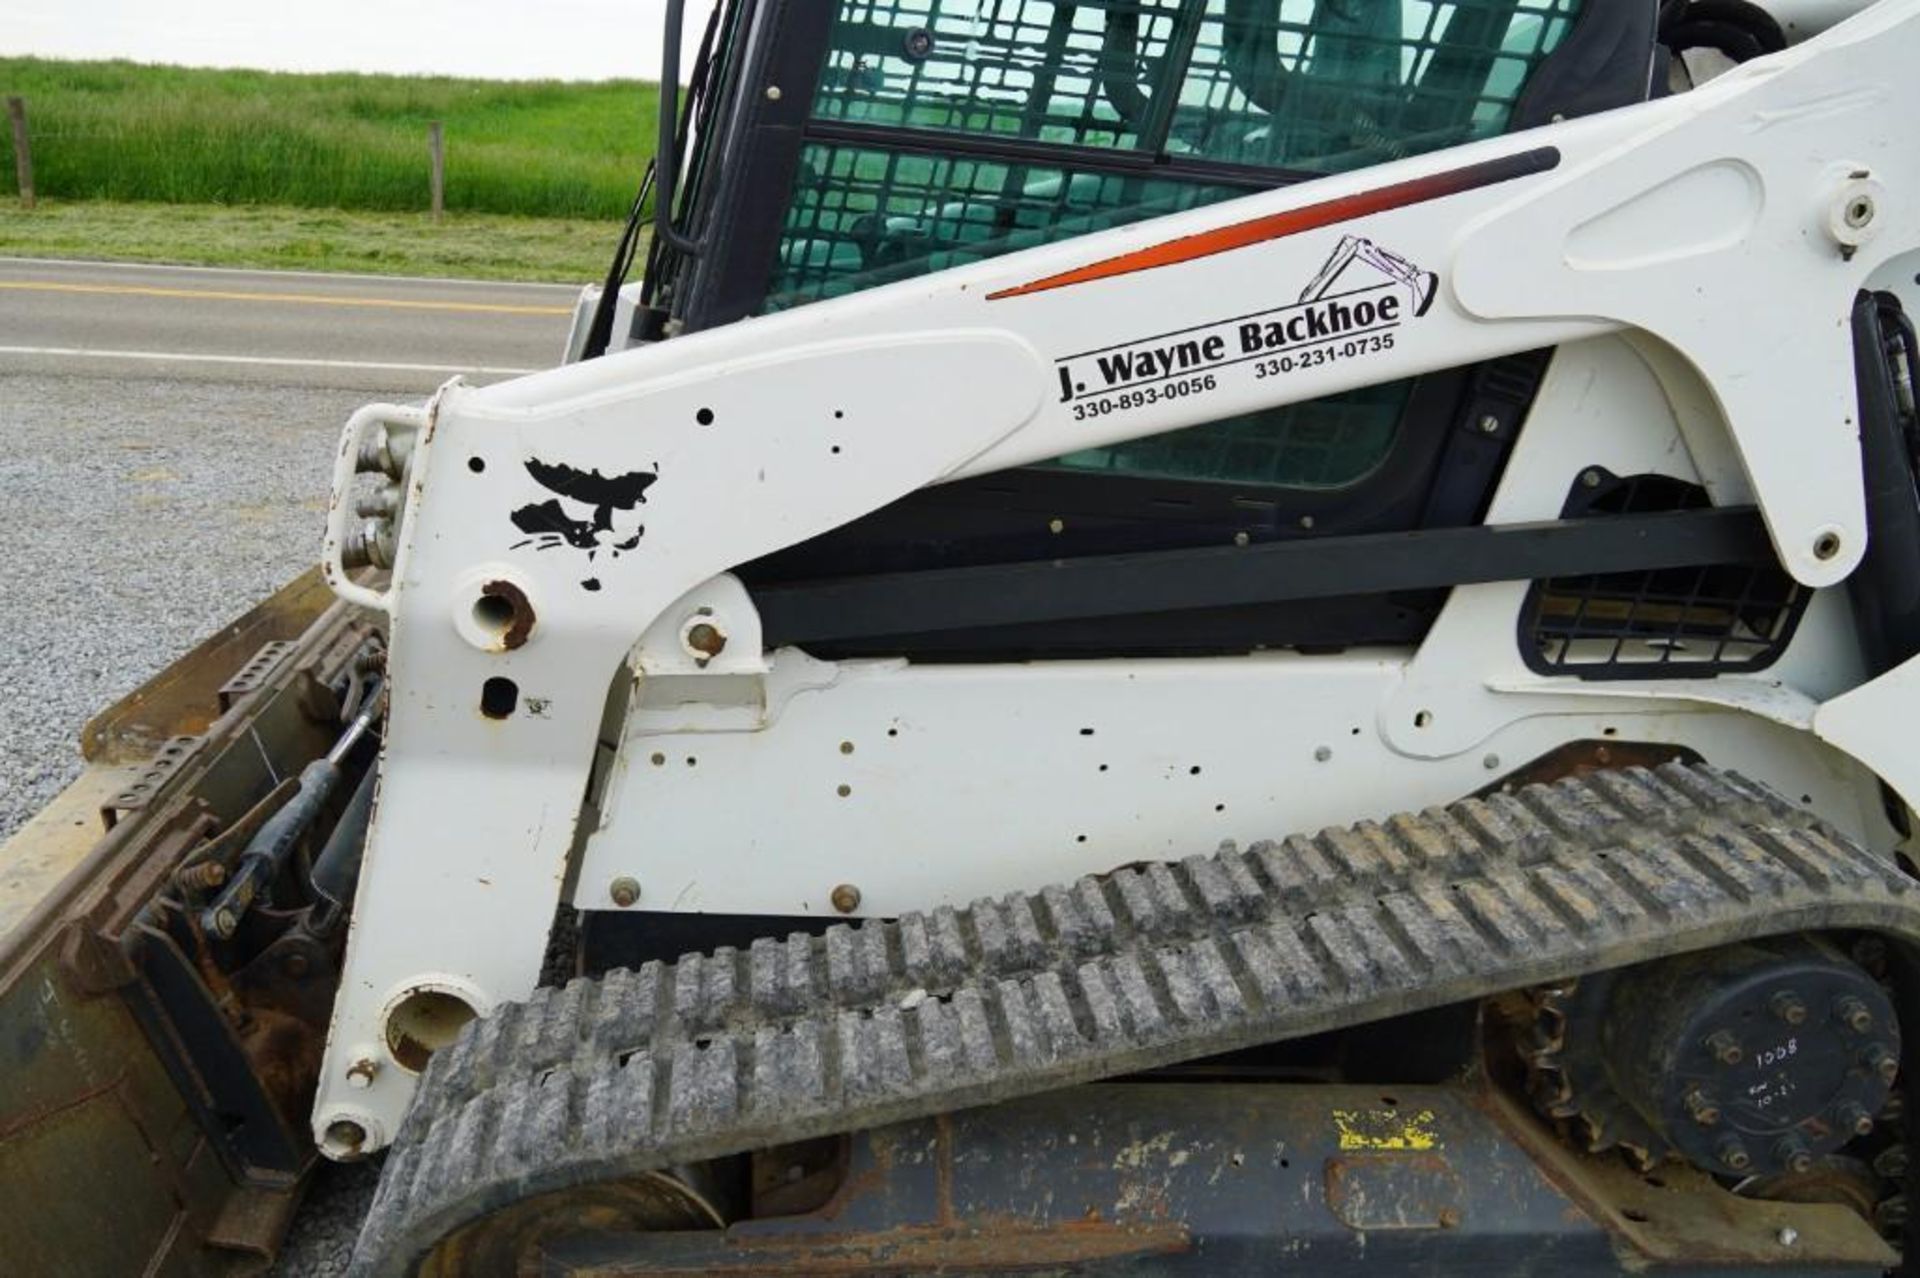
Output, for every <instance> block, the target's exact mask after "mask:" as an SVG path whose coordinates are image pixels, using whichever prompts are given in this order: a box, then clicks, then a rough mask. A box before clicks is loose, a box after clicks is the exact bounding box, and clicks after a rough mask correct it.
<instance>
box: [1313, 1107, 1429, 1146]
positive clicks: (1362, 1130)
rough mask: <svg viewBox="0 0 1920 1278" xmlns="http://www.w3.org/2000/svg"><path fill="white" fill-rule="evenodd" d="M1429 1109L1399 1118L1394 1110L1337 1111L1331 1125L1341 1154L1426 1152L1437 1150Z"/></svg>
mask: <svg viewBox="0 0 1920 1278" xmlns="http://www.w3.org/2000/svg"><path fill="white" fill-rule="evenodd" d="M1433 1124H1434V1116H1433V1111H1432V1110H1430V1109H1423V1110H1420V1111H1418V1112H1416V1113H1411V1114H1402V1113H1401V1112H1400V1111H1399V1110H1397V1109H1336V1110H1334V1111H1333V1125H1334V1126H1335V1127H1336V1128H1338V1129H1339V1132H1340V1149H1341V1151H1342V1152H1343V1153H1351V1152H1354V1151H1356V1150H1369V1151H1386V1150H1403V1149H1404V1150H1428V1149H1438V1148H1440V1137H1439V1134H1438V1133H1436V1132H1435V1131H1434V1130H1433Z"/></svg>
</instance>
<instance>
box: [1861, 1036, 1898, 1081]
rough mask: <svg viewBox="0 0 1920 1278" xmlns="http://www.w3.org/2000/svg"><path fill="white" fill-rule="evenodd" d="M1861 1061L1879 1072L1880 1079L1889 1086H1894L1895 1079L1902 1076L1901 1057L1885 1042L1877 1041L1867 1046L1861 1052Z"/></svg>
mask: <svg viewBox="0 0 1920 1278" xmlns="http://www.w3.org/2000/svg"><path fill="white" fill-rule="evenodd" d="M1860 1062H1861V1064H1863V1065H1865V1066H1866V1067H1867V1068H1868V1069H1870V1070H1872V1071H1873V1072H1874V1073H1875V1074H1878V1075H1879V1076H1880V1081H1881V1082H1883V1083H1886V1084H1887V1085H1888V1086H1892V1085H1893V1080H1894V1079H1896V1078H1898V1077H1900V1058H1899V1057H1898V1056H1895V1055H1894V1054H1893V1049H1892V1048H1890V1047H1888V1046H1887V1045H1886V1044H1885V1043H1875V1044H1873V1045H1872V1046H1871V1047H1869V1048H1867V1050H1866V1051H1864V1052H1862V1053H1861V1054H1860Z"/></svg>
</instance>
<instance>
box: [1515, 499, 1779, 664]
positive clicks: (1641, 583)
mask: <svg viewBox="0 0 1920 1278" xmlns="http://www.w3.org/2000/svg"><path fill="white" fill-rule="evenodd" d="M1595 480H1597V481H1598V482H1592V481H1595ZM1712 504H1713V503H1712V502H1711V501H1710V500H1709V499H1708V496H1707V492H1706V490H1705V489H1704V488H1701V487H1700V486H1699V485H1697V484H1689V483H1687V482H1685V481H1683V480H1678V479H1673V478H1670V477H1668V476H1665V475H1630V476H1625V477H1622V476H1616V475H1610V474H1607V473H1606V472H1605V471H1599V470H1590V471H1588V472H1586V473H1585V474H1584V475H1583V476H1582V480H1581V482H1580V483H1579V484H1577V485H1576V486H1575V488H1574V491H1573V495H1572V496H1571V497H1570V498H1569V499H1568V502H1567V507H1566V511H1565V514H1564V517H1565V518H1568V519H1578V518H1591V517H1596V516H1605V515H1642V514H1658V513H1663V512H1667V511H1678V510H1698V509H1702V508H1704V507H1708V506H1711V505H1712ZM1807 599H1808V592H1807V591H1806V590H1805V589H1804V588H1803V587H1801V586H1800V584H1799V583H1798V582H1796V581H1794V579H1793V578H1792V577H1790V576H1788V575H1787V572H1786V570H1785V569H1783V568H1781V567H1780V566H1779V565H1777V564H1769V565H1762V566H1752V565H1747V564H1702V565H1700V566H1698V567H1691V568H1667V569H1660V570H1658V571H1652V572H1620V573H1603V574H1600V575H1597V576H1586V577H1555V578H1549V579H1547V580H1545V581H1538V582H1535V583H1534V586H1533V589H1532V590H1531V591H1529V592H1528V594H1527V601H1526V606H1525V607H1524V608H1522V609H1521V613H1520V650H1521V655H1522V656H1523V657H1524V658H1525V659H1526V662H1527V665H1528V666H1530V667H1531V668H1532V669H1534V670H1535V671H1537V672H1539V673H1540V674H1546V675H1578V676H1579V677H1581V678H1583V679H1648V678H1683V677H1688V678H1693V677H1700V676H1705V675H1715V674H1723V673H1724V674H1734V673H1740V672H1743V671H1752V670H1761V669H1764V668H1765V667H1767V666H1770V665H1772V664H1773V663H1774V662H1775V661H1776V660H1778V659H1779V657H1780V654H1781V653H1783V652H1785V651H1786V648H1787V644H1788V643H1789V642H1790V641H1791V640H1792V638H1793V632H1794V629H1795V628H1796V627H1797V626H1798V625H1799V624H1800V616H1801V614H1802V613H1803V612H1805V610H1806V606H1807Z"/></svg>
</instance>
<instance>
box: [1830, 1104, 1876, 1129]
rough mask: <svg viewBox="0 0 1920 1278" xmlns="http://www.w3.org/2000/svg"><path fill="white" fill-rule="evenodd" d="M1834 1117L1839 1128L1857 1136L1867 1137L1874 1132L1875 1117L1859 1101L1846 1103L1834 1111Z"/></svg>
mask: <svg viewBox="0 0 1920 1278" xmlns="http://www.w3.org/2000/svg"><path fill="white" fill-rule="evenodd" d="M1833 1116H1834V1119H1835V1123H1836V1125H1837V1126H1838V1127H1840V1128H1841V1129H1842V1130H1843V1131H1849V1132H1852V1133H1853V1134H1854V1135H1855V1136H1866V1135H1869V1134H1870V1133H1871V1132H1872V1131H1873V1115H1872V1114H1869V1113H1868V1112H1867V1111H1866V1107H1865V1106H1863V1105H1861V1104H1860V1103H1859V1102H1858V1101H1848V1102H1846V1103H1845V1104H1843V1105H1841V1106H1840V1107H1839V1108H1838V1109H1836V1110H1834V1115H1833Z"/></svg>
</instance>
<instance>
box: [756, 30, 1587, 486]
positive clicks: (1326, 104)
mask: <svg viewBox="0 0 1920 1278" xmlns="http://www.w3.org/2000/svg"><path fill="white" fill-rule="evenodd" d="M1580 5H1581V0H1462V2H1460V3H1451V4H1436V3H1426V2H1425V0H1080V2H1079V3H1069V2H1067V0H1057V2H1056V0H838V6H839V7H838V10H837V15H836V18H835V21H834V25H833V28H832V34H831V40H830V52H829V54H828V57H827V60H826V64H825V67H824V68H823V71H822V74H821V80H820V84H819V86H818V94H817V96H816V99H815V103H814V110H813V114H814V117H815V118H816V119H819V120H823V121H831V122H835V123H838V124H846V125H855V124H857V125H862V126H866V127H869V128H874V129H877V130H880V136H876V137H875V138H874V140H873V141H871V142H862V143H861V144H859V145H852V144H847V143H844V142H840V141H831V142H829V141H826V140H821V139H816V140H814V141H812V142H810V143H809V144H808V145H806V146H805V148H804V149H803V153H802V160H801V165H800V172H799V175H798V177H797V179H796V184H795V188H794V190H793V192H792V196H791V199H790V203H789V206H788V214H787V224H786V231H785V236H784V239H783V241H782V245H781V251H780V257H779V260H778V262H777V264H776V266H775V270H774V274H773V278H772V280H771V281H770V283H769V287H768V291H767V299H766V306H767V308H768V309H785V308H788V307H793V306H798V305H803V304H805V303H807V302H811V301H816V300H820V299H823V298H828V297H836V296H840V295H843V294H846V293H851V292H856V291H859V290H861V289H866V288H871V287H873V286H875V285H878V284H883V283H889V282H892V281H895V280H899V279H905V278H908V277H911V276H914V275H918V274H923V273H926V272H929V271H936V270H943V269H946V268H948V267H952V266H957V265H962V264H965V263H969V262H974V261H979V260H982V259H985V258H988V257H993V256H996V255H998V254H1002V253H1008V252H1012V251H1015V250H1018V249H1023V248H1029V247H1032V246H1034V245H1037V244H1045V243H1053V242H1057V241H1059V240H1062V239H1066V238H1069V237H1071V236H1075V235H1084V234H1087V233H1089V232H1092V231H1097V230H1104V229H1107V228H1109V227H1113V226H1119V225H1122V224H1125V223H1128V222H1133V221H1138V220H1141V219H1145V218H1151V217H1157V216H1160V215H1162V214H1165V213H1171V212H1176V211H1179V210H1183V209H1188V208H1193V207H1197V206H1200V205H1204V204H1211V203H1215V202H1217V201H1220V200H1224V199H1228V198H1231V197H1233V196H1235V195H1240V194H1244V193H1245V188H1244V187H1240V186H1227V185H1219V184H1205V183H1196V182H1191V181H1185V182H1183V181H1178V180H1173V179H1166V178H1149V177H1138V176H1121V175H1114V174H1111V173H1101V172H1095V171H1093V170H1092V167H1091V166H1089V165H1088V164H1086V163H1085V162H1080V163H1078V164H1077V166H1076V164H1075V163H1073V162H1070V161H1069V160H1068V159H1067V158H1066V157H1064V156H1063V157H1062V160H1061V162H1060V163H1059V164H1043V163H1035V162H1022V161H1019V160H1016V159H1012V158H1006V159H999V158H991V159H988V158H977V157H963V156H955V155H942V154H930V153H929V151H930V150H933V149H934V148H929V147H927V146H925V145H924V144H923V145H920V146H918V147H916V148H915V149H912V150H909V149H906V148H905V147H904V146H901V147H896V146H895V145H893V144H891V143H889V142H888V141H886V140H885V139H884V134H885V132H886V131H887V130H890V129H914V130H933V131H949V132H957V133H965V134H968V135H972V136H973V137H974V138H976V139H979V138H983V137H984V138H988V139H991V138H994V137H1004V138H1007V139H1009V140H1010V141H1012V140H1018V141H1020V142H1022V143H1026V144H1032V143H1040V144H1060V145H1063V146H1076V147H1084V148H1096V149H1104V150H1114V151H1127V152H1133V153H1135V154H1136V155H1138V154H1141V153H1145V154H1150V155H1153V156H1157V157H1165V158H1168V159H1170V160H1178V159H1180V158H1182V157H1193V158H1197V159H1204V160H1207V161H1213V162H1225V163H1230V164H1235V165H1245V166H1249V170H1250V171H1258V170H1260V169H1271V170H1275V171H1276V180H1282V175H1284V174H1292V175H1298V174H1300V173H1302V172H1329V173H1330V172H1337V171H1341V170H1346V169H1352V168H1358V167H1361V166H1364V165H1369V164H1376V163H1381V162H1383V161H1387V160H1392V159H1398V158H1402V157H1404V156H1408V155H1414V154H1418V153H1421V152H1424V151H1430V150H1434V149H1437V148H1441V147H1446V146H1453V145H1458V144H1460V143H1462V142H1466V141H1471V140H1473V139H1476V138H1479V137H1484V136H1489V135H1492V134H1495V133H1498V132H1500V131H1502V130H1503V129H1505V128H1506V127H1507V123H1508V120H1509V118H1510V117H1511V114H1512V110H1513V106H1514V103H1515V101H1516V100H1517V99H1518V97H1519V94H1520V92H1521V91H1522V89H1523V88H1524V86H1525V83H1526V80H1527V78H1528V75H1529V73H1530V72H1531V70H1532V69H1533V67H1534V66H1535V65H1537V64H1538V62H1539V61H1540V60H1541V59H1542V58H1544V57H1545V56H1546V55H1547V54H1548V53H1550V52H1552V50H1553V49H1554V47H1555V46H1556V45H1558V44H1559V42H1560V41H1561V39H1562V38H1564V36H1565V34H1566V32H1567V30H1568V29H1569V27H1570V25H1571V22H1572V20H1573V18H1574V17H1575V16H1576V14H1577V11H1578V10H1579V8H1580ZM923 136H924V135H923ZM1409 394H1410V387H1409V386H1407V385H1397V386H1391V387H1375V388H1369V389H1366V390H1362V391H1358V392H1354V393H1351V394H1347V395H1340V396H1335V397H1332V398H1330V399H1326V400H1319V401H1314V402H1312V403H1307V404H1298V405H1292V406H1289V407H1286V408H1281V409H1274V410H1270V411H1268V412H1263V413H1258V414H1253V415H1250V416H1246V417H1240V418H1235V419H1232V420H1229V421H1221V422H1215V423H1210V424H1208V425H1206V426H1200V427H1194V428H1192V429H1191V430H1188V431H1185V432H1181V433H1179V434H1176V435H1171V436H1166V437H1159V438H1152V439H1146V440H1139V441H1134V442H1131V443H1126V444H1120V445H1115V446H1113V447H1110V448H1101V449H1091V450H1087V451H1084V452H1079V453H1074V454H1071V455H1069V456H1067V457H1064V458H1061V459H1059V460H1058V461H1056V462H1054V463H1051V464H1054V465H1059V466H1066V467H1071V468H1075V469H1093V470H1102V471H1113V472H1124V473H1128V474H1134V475H1143V476H1144V475H1153V476H1162V477H1171V478H1182V479H1206V480H1218V481H1226V482H1235V483H1251V484H1260V485H1281V486H1287V487H1340V486H1344V485H1346V484H1350V483H1353V482H1356V481H1357V480H1359V479H1361V478H1363V477H1364V476H1365V475H1366V474H1368V473H1370V472H1371V471H1372V470H1374V469H1375V468H1376V467H1377V466H1378V465H1379V464H1380V463H1381V462H1382V461H1383V460H1384V459H1385V458H1386V456H1387V454H1388V452H1389V451H1390V450H1391V448H1392V445H1393V441H1394V438H1395V434H1396V431H1397V427H1398V423H1399V419H1400V415H1401V413H1402V411H1403V410H1404V408H1405V405H1406V401H1407V399H1408V396H1409Z"/></svg>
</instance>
